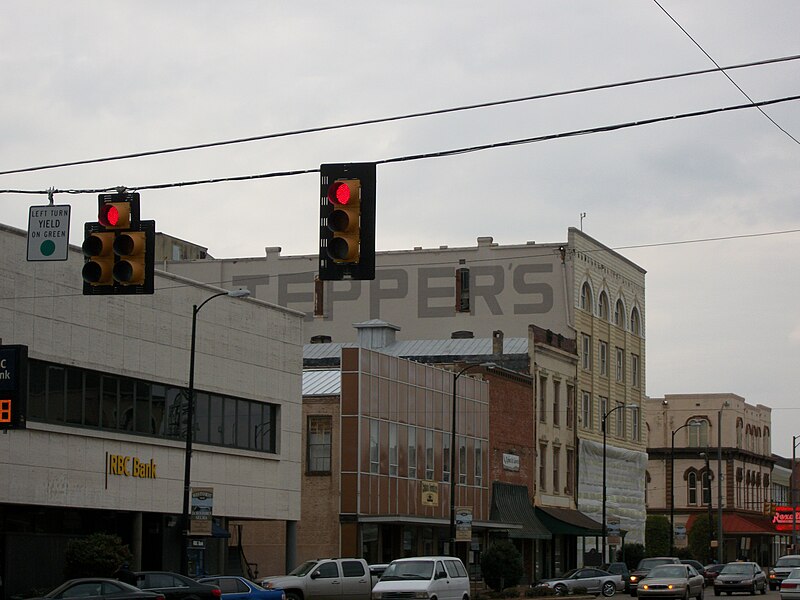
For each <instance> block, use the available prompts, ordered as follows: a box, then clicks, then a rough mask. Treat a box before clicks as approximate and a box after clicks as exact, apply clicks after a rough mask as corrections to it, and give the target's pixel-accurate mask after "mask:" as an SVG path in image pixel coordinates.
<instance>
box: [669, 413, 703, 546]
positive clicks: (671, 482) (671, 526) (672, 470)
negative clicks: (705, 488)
mask: <svg viewBox="0 0 800 600" xmlns="http://www.w3.org/2000/svg"><path fill="white" fill-rule="evenodd" d="M700 425H701V423H700V421H689V422H688V423H684V424H683V425H681V426H680V427H678V428H677V429H674V430H673V431H672V445H671V446H670V451H669V544H670V552H672V548H674V547H675V434H676V433H678V432H679V431H680V430H681V429H683V428H684V427H699V426H700Z"/></svg>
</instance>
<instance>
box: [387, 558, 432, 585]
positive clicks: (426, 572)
mask: <svg viewBox="0 0 800 600" xmlns="http://www.w3.org/2000/svg"><path fill="white" fill-rule="evenodd" d="M432 576H433V561H432V560H404V561H402V562H393V563H392V564H390V565H389V566H388V567H386V570H385V571H384V572H383V575H382V576H381V581H396V580H398V579H420V580H425V579H430V578H431V577H432Z"/></svg>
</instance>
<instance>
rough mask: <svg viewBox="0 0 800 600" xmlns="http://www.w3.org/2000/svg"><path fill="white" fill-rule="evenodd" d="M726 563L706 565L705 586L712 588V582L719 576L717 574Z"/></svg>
mask: <svg viewBox="0 0 800 600" xmlns="http://www.w3.org/2000/svg"><path fill="white" fill-rule="evenodd" d="M725 564H726V563H714V564H713V565H706V585H710V586H711V587H714V580H715V579H716V578H717V575H719V572H720V571H722V569H723V568H725Z"/></svg>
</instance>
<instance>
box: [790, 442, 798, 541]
mask: <svg viewBox="0 0 800 600" xmlns="http://www.w3.org/2000/svg"><path fill="white" fill-rule="evenodd" d="M798 443H800V435H793V436H792V472H791V474H790V475H789V498H790V500H791V503H792V552H797V500H796V499H795V497H794V496H795V494H794V488H795V485H794V467H795V464H796V463H797V456H796V454H797V444H798Z"/></svg>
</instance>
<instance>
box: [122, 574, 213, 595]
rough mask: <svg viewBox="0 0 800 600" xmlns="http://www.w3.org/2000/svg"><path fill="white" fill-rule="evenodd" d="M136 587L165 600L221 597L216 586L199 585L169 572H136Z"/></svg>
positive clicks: (192, 580) (187, 578)
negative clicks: (154, 593) (159, 595)
mask: <svg viewBox="0 0 800 600" xmlns="http://www.w3.org/2000/svg"><path fill="white" fill-rule="evenodd" d="M136 587H138V588H140V589H143V590H148V591H150V592H156V593H158V594H161V595H162V596H163V597H164V598H165V600H184V599H185V598H190V599H191V600H220V598H221V597H222V593H221V592H220V589H219V588H218V587H217V586H216V585H209V584H207V583H199V582H197V581H195V580H194V579H190V578H189V577H185V576H183V575H179V574H178V573H170V572H169V571H138V572H137V573H136Z"/></svg>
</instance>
